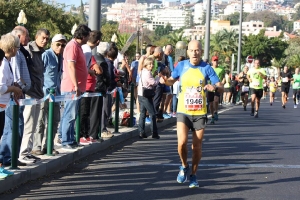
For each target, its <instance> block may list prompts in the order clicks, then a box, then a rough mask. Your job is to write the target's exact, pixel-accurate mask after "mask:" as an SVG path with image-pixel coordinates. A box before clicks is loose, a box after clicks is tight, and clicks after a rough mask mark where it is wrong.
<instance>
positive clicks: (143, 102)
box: [138, 96, 158, 135]
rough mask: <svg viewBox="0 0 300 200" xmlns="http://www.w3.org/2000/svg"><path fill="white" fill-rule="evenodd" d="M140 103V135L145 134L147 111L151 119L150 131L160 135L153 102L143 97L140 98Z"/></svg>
mask: <svg viewBox="0 0 300 200" xmlns="http://www.w3.org/2000/svg"><path fill="white" fill-rule="evenodd" d="M138 99H139V103H140V118H139V133H141V134H143V133H145V119H146V111H148V113H149V115H150V119H151V123H150V129H151V132H152V134H154V135H155V134H158V132H157V125H156V115H155V110H154V105H153V100H152V99H151V98H146V97H143V96H138Z"/></svg>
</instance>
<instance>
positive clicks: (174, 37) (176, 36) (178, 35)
mask: <svg viewBox="0 0 300 200" xmlns="http://www.w3.org/2000/svg"><path fill="white" fill-rule="evenodd" d="M167 38H168V41H169V43H170V44H172V45H173V46H175V45H176V43H177V42H178V41H184V42H186V43H187V44H188V43H189V41H188V38H186V37H184V36H183V31H180V32H176V31H174V32H172V33H170V34H169V35H168V36H167Z"/></svg>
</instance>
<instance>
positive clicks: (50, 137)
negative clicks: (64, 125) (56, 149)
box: [47, 88, 55, 156]
mask: <svg viewBox="0 0 300 200" xmlns="http://www.w3.org/2000/svg"><path fill="white" fill-rule="evenodd" d="M54 93H55V90H54V89H53V88H51V89H50V97H49V112H48V137H47V155H48V156H53V154H52V152H53V115H54V103H55V98H54Z"/></svg>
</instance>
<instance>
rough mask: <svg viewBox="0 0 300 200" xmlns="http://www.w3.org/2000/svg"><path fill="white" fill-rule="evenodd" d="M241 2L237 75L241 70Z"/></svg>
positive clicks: (242, 0)
mask: <svg viewBox="0 0 300 200" xmlns="http://www.w3.org/2000/svg"><path fill="white" fill-rule="evenodd" d="M243 2H244V0H241V10H240V23H239V27H240V28H239V29H240V31H239V48H238V61H237V73H238V74H239V73H240V68H241V51H242V32H243V28H242V23H243Z"/></svg>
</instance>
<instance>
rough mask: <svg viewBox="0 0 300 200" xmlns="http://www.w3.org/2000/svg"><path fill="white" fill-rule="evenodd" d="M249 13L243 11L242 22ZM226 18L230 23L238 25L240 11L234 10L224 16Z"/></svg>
mask: <svg viewBox="0 0 300 200" xmlns="http://www.w3.org/2000/svg"><path fill="white" fill-rule="evenodd" d="M248 15H249V13H245V12H243V17H242V18H243V22H244V21H245V20H246V17H247V16H248ZM226 20H228V21H230V25H238V24H239V21H240V13H239V12H235V13H233V14H231V15H227V16H226Z"/></svg>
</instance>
